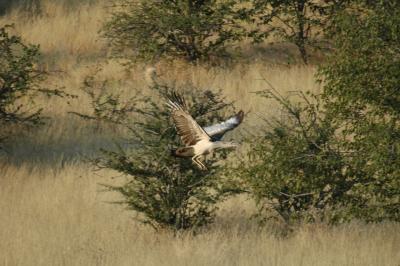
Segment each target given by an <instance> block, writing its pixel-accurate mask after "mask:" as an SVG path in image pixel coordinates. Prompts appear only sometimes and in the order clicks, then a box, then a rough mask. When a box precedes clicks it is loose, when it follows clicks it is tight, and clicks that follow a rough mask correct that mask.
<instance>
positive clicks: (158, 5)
mask: <svg viewBox="0 0 400 266" xmlns="http://www.w3.org/2000/svg"><path fill="white" fill-rule="evenodd" d="M237 2H238V1H235V0H229V1H216V0H207V1H199V0H190V1H187V0H185V1H183V0H178V1H167V0H163V1H131V0H119V1H117V3H118V5H117V8H116V9H114V11H113V13H112V17H111V19H110V20H109V21H107V23H106V24H105V27H104V34H105V36H106V37H107V38H108V39H109V40H110V41H111V43H112V45H113V47H114V48H115V51H116V52H117V53H118V55H121V54H124V55H125V54H126V53H124V52H130V54H131V55H132V56H133V57H134V58H136V59H145V60H149V59H154V58H156V59H157V58H159V57H168V58H181V59H185V60H188V61H192V62H193V61H197V60H207V59H210V58H220V57H225V56H227V53H226V49H225V48H226V46H227V45H228V44H231V43H232V42H235V41H237V40H240V39H241V37H243V36H244V34H245V30H244V28H243V27H242V26H241V25H240V24H239V23H238V19H240V18H241V15H242V13H241V12H240V9H239V8H238V7H237Z"/></svg>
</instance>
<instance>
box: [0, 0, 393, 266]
mask: <svg viewBox="0 0 400 266" xmlns="http://www.w3.org/2000/svg"><path fill="white" fill-rule="evenodd" d="M106 11H107V9H105V8H104V5H102V4H97V5H94V6H88V5H83V6H81V7H80V8H78V9H75V10H72V11H68V12H67V11H66V10H65V9H64V8H62V7H61V6H60V5H59V4H54V2H52V1H45V5H44V13H43V14H44V15H43V16H41V17H37V18H33V19H32V18H30V19H28V18H27V17H26V16H25V15H24V14H22V13H20V12H18V11H14V12H12V13H11V14H8V15H6V16H4V17H0V25H3V24H8V23H12V22H13V23H15V31H16V32H18V33H20V34H22V36H23V37H24V38H25V40H27V41H29V42H32V43H37V44H40V45H41V48H42V51H43V53H44V58H43V64H42V67H43V68H46V69H48V70H51V71H52V73H51V75H50V77H49V79H48V80H47V81H46V82H47V85H51V86H63V87H65V89H66V90H67V91H68V92H70V93H74V94H77V95H80V96H81V97H80V98H78V100H73V101H71V103H70V104H66V102H65V100H62V99H52V100H50V101H48V100H43V101H42V104H43V105H44V107H45V113H46V114H47V115H49V116H50V117H52V120H51V122H50V123H49V124H48V125H47V126H45V127H42V128H40V129H37V130H32V131H31V132H28V133H26V134H25V135H24V136H21V137H19V138H17V139H16V140H15V142H14V143H12V144H9V145H8V146H7V147H6V148H7V151H8V153H7V154H4V155H2V156H1V157H0V239H1V241H0V265H285V266H286V265H306V266H308V265H360V266H361V265H362V266H364V265H377V266H379V265H393V266H399V265H400V225H399V224H391V223H384V224H377V225H365V224H361V223H352V224H349V225H343V226H340V227H335V228H330V227H327V226H324V225H310V226H301V227H300V229H299V230H298V231H297V232H296V233H294V234H292V235H290V236H289V237H287V238H282V237H279V234H277V233H276V228H275V227H274V226H267V227H264V228H260V227H259V226H257V223H256V221H254V220H252V219H250V218H251V217H252V215H253V214H254V213H255V211H256V208H255V206H254V203H253V202H252V200H251V199H247V198H245V197H243V196H241V197H237V198H233V199H230V200H229V201H227V202H224V203H222V204H221V206H220V207H221V209H220V212H219V213H218V217H217V220H216V221H215V223H214V224H213V225H211V226H210V227H209V228H207V229H206V230H204V232H202V233H201V234H199V235H197V236H193V235H191V234H186V235H182V236H180V237H174V236H172V235H171V234H169V233H167V232H154V231H153V230H152V229H151V228H148V227H144V226H142V225H140V224H138V223H137V222H136V221H135V220H134V214H133V213H132V212H130V211H127V210H125V209H123V207H122V206H119V205H112V204H109V203H107V202H108V201H110V200H111V201H112V200H115V199H118V195H116V194H112V193H103V192H101V190H102V187H101V186H100V185H99V184H100V183H109V184H110V183H114V182H120V180H121V179H123V177H119V178H116V179H113V178H112V177H114V176H116V173H114V172H111V171H101V172H95V171H93V169H91V168H90V166H88V165H87V164H85V163H84V162H83V161H82V159H81V158H82V156H81V155H87V154H91V153H93V152H95V151H96V150H97V149H98V148H99V147H104V146H110V145H112V139H113V138H118V136H119V132H115V131H113V130H112V129H109V128H103V129H101V130H99V129H98V128H94V127H93V125H89V124H87V123H84V122H83V121H81V120H79V119H77V118H76V117H74V116H72V115H70V114H68V111H71V110H75V111H76V110H79V111H83V112H87V111H90V109H89V108H88V102H87V99H86V98H85V97H83V96H82V93H81V91H80V90H79V87H81V85H82V81H83V79H84V77H85V76H86V75H87V74H90V73H92V72H93V69H95V68H96V67H97V63H98V62H101V61H103V59H104V57H105V56H106V54H107V49H106V46H105V43H104V41H102V40H101V39H99V36H98V33H97V32H98V30H99V27H100V25H101V23H102V21H104V19H105V18H106ZM264 61H266V62H264ZM273 62H274V59H271V60H267V59H265V60H264V59H262V60H258V61H257V62H254V63H252V64H245V65H236V66H233V67H232V68H229V69H226V68H205V67H194V66H187V65H185V64H158V65H157V66H156V68H157V71H158V73H159V74H160V77H161V78H162V79H163V80H164V81H165V82H176V83H177V84H184V83H185V82H190V83H192V84H194V85H196V86H199V87H201V88H204V89H208V88H212V89H220V90H222V91H223V93H224V94H225V95H226V97H227V98H228V99H230V100H234V101H236V107H237V108H238V109H239V108H241V109H244V110H245V111H246V112H247V116H246V120H245V125H243V126H242V129H241V130H239V133H242V134H245V133H246V132H245V130H244V129H243V128H246V127H251V129H253V126H254V125H256V129H257V128H258V127H259V126H260V121H261V120H260V118H259V117H260V116H263V117H265V116H270V115H276V114H278V115H279V109H277V108H276V105H274V104H273V103H270V102H268V101H265V100H262V99H260V98H258V97H257V96H255V95H254V94H252V93H251V92H254V91H257V90H261V89H265V88H268V85H267V83H266V82H265V81H264V80H263V79H266V80H268V82H270V83H271V84H273V86H274V87H276V88H277V89H278V90H279V91H280V92H281V93H283V94H286V95H289V96H290V95H292V94H293V95H294V92H293V91H296V90H303V91H304V90H312V91H314V92H318V91H319V90H320V85H319V84H318V83H316V82H315V79H314V74H315V68H314V67H305V66H291V67H288V66H285V65H282V64H280V65H277V64H272V63H273ZM103 66H104V68H103V71H102V72H101V77H103V78H113V79H115V80H123V82H122V83H121V84H120V86H121V88H122V89H123V90H124V91H125V92H126V93H128V94H129V93H134V92H135V91H143V90H146V87H147V83H146V80H145V77H144V72H145V71H144V70H145V68H146V66H142V65H137V66H135V67H132V68H131V69H129V70H126V69H124V68H122V67H121V66H120V65H118V64H117V63H115V62H108V63H103ZM54 70H57V71H56V72H54ZM240 136H241V134H236V135H235V138H239V139H240Z"/></svg>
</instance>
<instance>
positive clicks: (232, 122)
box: [204, 111, 244, 140]
mask: <svg viewBox="0 0 400 266" xmlns="http://www.w3.org/2000/svg"><path fill="white" fill-rule="evenodd" d="M243 118H244V113H243V111H240V112H238V113H237V114H236V115H234V116H232V117H230V118H228V119H227V120H225V121H224V122H221V123H218V124H215V125H212V126H208V127H205V128H204V131H205V132H206V133H207V134H208V135H209V136H210V137H211V138H212V139H214V140H219V139H221V138H222V136H223V135H224V134H225V133H226V132H228V131H230V130H232V129H234V128H236V127H237V126H238V125H240V123H242V121H243Z"/></svg>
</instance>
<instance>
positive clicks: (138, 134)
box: [81, 77, 232, 232]
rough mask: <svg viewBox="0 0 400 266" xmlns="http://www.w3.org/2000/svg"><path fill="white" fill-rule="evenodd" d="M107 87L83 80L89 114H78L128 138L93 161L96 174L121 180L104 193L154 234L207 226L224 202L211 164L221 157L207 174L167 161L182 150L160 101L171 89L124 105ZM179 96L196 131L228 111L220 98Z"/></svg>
mask: <svg viewBox="0 0 400 266" xmlns="http://www.w3.org/2000/svg"><path fill="white" fill-rule="evenodd" d="M110 86H111V83H110V82H103V81H99V80H97V78H94V77H90V78H89V79H87V81H86V83H85V88H84V89H85V91H86V92H87V93H88V95H89V96H90V97H91V98H92V102H93V106H94V110H93V114H86V115H82V114H81V116H82V117H84V118H86V119H94V120H97V121H107V122H111V123H114V124H115V125H117V126H122V128H124V129H126V130H128V132H129V136H130V137H129V145H127V146H124V148H122V147H120V148H119V149H116V150H102V156H100V157H99V158H97V159H96V160H95V164H96V165H97V166H99V167H100V168H107V169H114V170H116V171H118V172H119V173H122V174H123V175H125V176H126V182H123V184H122V185H120V186H106V187H107V188H108V189H109V190H111V191H117V192H119V193H120V194H121V195H122V196H123V198H124V200H123V202H121V203H123V204H126V205H127V206H128V208H129V209H131V210H134V211H136V212H137V213H138V214H139V219H140V220H141V221H142V222H144V223H147V224H150V225H152V226H153V227H154V228H157V229H162V228H166V229H170V230H172V231H175V232H176V231H180V230H187V229H195V228H198V227H201V226H204V225H206V224H208V223H210V222H211V221H212V220H213V217H214V212H215V210H216V205H215V204H216V203H217V202H218V201H219V200H220V199H221V198H222V197H223V196H224V191H223V190H222V188H221V186H220V185H219V180H218V175H219V173H220V171H221V167H220V166H217V164H216V163H217V161H218V159H219V158H220V157H221V156H222V157H224V156H225V154H223V153H222V154H221V153H220V154H218V155H215V156H212V157H210V158H208V160H207V162H206V164H207V166H208V168H209V171H201V170H199V169H198V168H197V167H196V166H194V165H193V164H192V161H191V160H190V159H181V158H175V157H173V156H171V149H172V148H174V147H178V146H181V145H182V144H180V140H179V138H178V137H177V135H176V131H175V128H174V126H173V124H172V122H171V121H170V111H169V110H168V107H167V106H166V97H167V96H168V95H170V93H171V92H172V91H173V90H174V88H171V87H168V86H161V85H159V84H155V85H154V86H152V87H151V90H150V94H149V95H147V96H144V95H142V94H140V93H139V92H138V93H137V94H136V95H135V96H134V97H133V98H130V99H126V98H124V97H121V96H120V94H118V93H116V90H115V89H111V88H110ZM181 91H182V92H183V94H184V95H185V96H186V100H187V102H188V106H189V107H190V112H191V114H192V115H193V117H195V118H196V119H197V120H198V121H199V123H200V124H201V125H204V124H209V123H212V122H214V121H215V120H220V119H222V115H223V114H224V110H231V109H232V107H231V105H230V104H226V103H225V102H224V101H223V99H222V98H221V96H220V94H216V93H213V92H211V91H201V90H200V89H197V88H194V87H192V86H187V87H185V88H183V89H182V90H181ZM124 99H125V100H124Z"/></svg>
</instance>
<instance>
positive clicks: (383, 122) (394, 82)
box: [321, 1, 400, 220]
mask: <svg viewBox="0 0 400 266" xmlns="http://www.w3.org/2000/svg"><path fill="white" fill-rule="evenodd" d="M334 26H335V27H333V28H332V29H331V33H332V34H331V35H332V37H333V40H334V44H335V52H334V53H333V54H332V55H331V57H330V60H329V62H328V64H327V65H326V66H325V67H324V68H323V69H322V71H321V74H322V75H323V79H324V82H325V84H326V85H325V87H324V100H325V101H326V103H327V110H328V111H329V112H330V113H331V116H333V117H335V123H336V124H337V126H340V127H341V128H343V132H344V134H345V135H347V136H348V138H346V140H347V141H346V143H345V149H346V150H347V151H348V153H349V154H351V155H352V156H349V158H348V159H349V163H350V164H351V165H352V166H353V167H354V168H355V169H357V171H358V172H359V173H360V174H359V176H363V179H361V180H359V182H360V186H359V187H358V194H359V195H360V197H362V199H363V201H362V202H364V204H362V205H359V206H357V208H355V209H354V212H358V213H359V216H360V217H363V218H366V219H370V220H380V219H384V218H389V219H395V220H400V172H399V169H400V123H399V121H400V119H399V118H400V98H399V95H400V94H399V85H400V75H399V73H400V56H399V55H400V53H399V51H400V5H399V3H398V2H397V1H377V2H375V3H374V4H371V3H367V5H366V8H365V9H363V10H361V11H359V12H351V13H350V12H348V13H343V14H342V15H340V16H338V18H337V21H336V23H335V24H334ZM361 184H362V185H361Z"/></svg>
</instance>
